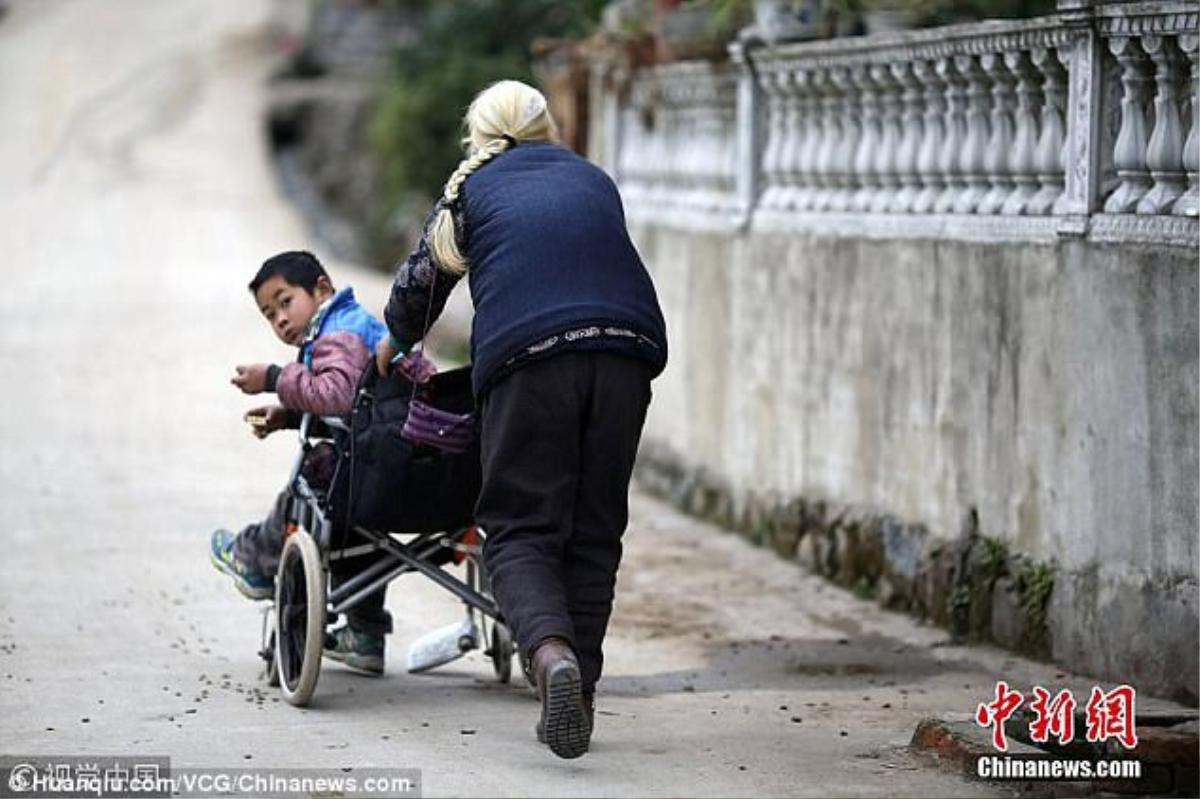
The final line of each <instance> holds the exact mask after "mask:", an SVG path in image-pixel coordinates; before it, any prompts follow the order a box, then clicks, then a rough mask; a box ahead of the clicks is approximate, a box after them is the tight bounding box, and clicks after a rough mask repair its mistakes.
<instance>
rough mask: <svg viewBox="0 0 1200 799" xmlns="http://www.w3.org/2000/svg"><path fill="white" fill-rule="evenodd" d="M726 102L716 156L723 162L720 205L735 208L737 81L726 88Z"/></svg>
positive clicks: (736, 177)
mask: <svg viewBox="0 0 1200 799" xmlns="http://www.w3.org/2000/svg"><path fill="white" fill-rule="evenodd" d="M726 91H727V92H728V96H727V97H726V102H724V103H721V110H720V120H719V124H720V139H719V142H718V146H716V157H718V163H720V164H721V170H720V176H719V179H718V191H719V193H720V197H719V199H718V206H719V208H721V209H727V208H733V206H736V204H737V190H738V145H737V142H738V107H737V83H736V82H734V83H733V84H731V86H730V88H728V89H726Z"/></svg>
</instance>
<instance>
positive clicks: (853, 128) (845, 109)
mask: <svg viewBox="0 0 1200 799" xmlns="http://www.w3.org/2000/svg"><path fill="white" fill-rule="evenodd" d="M850 72H851V68H850V67H838V68H836V69H834V70H833V71H832V74H831V77H832V78H833V83H834V85H835V86H836V87H837V90H838V100H837V103H838V104H837V111H838V112H839V113H840V115H841V136H840V137H839V139H838V146H837V150H836V151H835V153H834V160H835V162H836V168H837V175H838V181H837V191H836V192H835V193H834V194H833V196H832V197H831V199H830V202H829V204H828V206H827V207H828V208H829V209H830V210H832V211H845V210H847V209H848V208H850V202H851V199H852V198H853V197H854V191H855V189H857V188H858V180H857V179H856V178H855V175H854V155H855V153H857V151H858V140H859V138H860V137H861V136H862V133H861V132H860V131H859V122H858V110H859V105H858V86H857V84H856V83H855V82H854V79H853V77H852V75H851V74H850Z"/></svg>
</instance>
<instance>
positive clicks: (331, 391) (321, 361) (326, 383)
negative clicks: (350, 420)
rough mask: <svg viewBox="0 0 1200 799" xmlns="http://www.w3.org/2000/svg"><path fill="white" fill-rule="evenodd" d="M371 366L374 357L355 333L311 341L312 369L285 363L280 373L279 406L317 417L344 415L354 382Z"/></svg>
mask: <svg viewBox="0 0 1200 799" xmlns="http://www.w3.org/2000/svg"><path fill="white" fill-rule="evenodd" d="M373 364H374V354H373V353H372V352H371V351H370V350H368V349H367V345H366V344H365V343H364V342H363V340H362V338H361V337H360V336H359V335H358V334H356V333H351V332H349V331H346V330H338V331H335V332H331V333H326V334H324V335H322V336H320V337H319V338H317V340H316V341H314V342H312V366H305V365H304V364H302V363H289V364H288V365H286V366H284V367H283V368H282V369H281V370H280V372H279V379H278V381H277V382H276V383H275V391H276V393H277V394H278V395H279V404H281V405H282V406H283V407H285V408H287V409H288V410H293V411H300V412H301V413H313V414H316V415H318V416H348V415H349V414H350V410H351V409H352V408H353V407H354V394H355V391H356V390H357V388H358V381H359V380H360V379H362V376H363V373H364V372H365V371H366V370H367V369H369V368H371V367H372V365H373Z"/></svg>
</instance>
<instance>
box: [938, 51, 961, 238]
mask: <svg viewBox="0 0 1200 799" xmlns="http://www.w3.org/2000/svg"><path fill="white" fill-rule="evenodd" d="M936 71H937V75H938V77H939V78H940V79H941V81H942V83H943V84H944V85H945V87H946V116H945V120H944V122H945V135H946V138H945V141H944V143H943V144H942V146H941V148H940V149H939V150H938V151H937V153H936V158H937V168H938V172H939V174H940V176H941V181H942V183H944V184H945V186H946V188H944V189H942V191H941V193H939V194H938V196H937V199H936V200H935V201H934V203H933V209H932V210H933V212H934V213H935V214H946V213H950V212H951V211H953V210H954V203H955V201H956V200H958V198H959V197H960V196H962V194H963V192H964V191H965V190H966V186H967V183H966V180H965V179H964V178H963V176H962V168H961V165H960V160H961V158H960V153H961V151H962V150H963V148H964V146H965V142H966V138H967V120H966V107H967V86H966V83H965V82H964V81H963V79H962V75H961V74H959V73H958V71H957V70H956V68H955V64H954V59H953V58H950V57H947V58H942V59H939V60H938V62H937V66H936Z"/></svg>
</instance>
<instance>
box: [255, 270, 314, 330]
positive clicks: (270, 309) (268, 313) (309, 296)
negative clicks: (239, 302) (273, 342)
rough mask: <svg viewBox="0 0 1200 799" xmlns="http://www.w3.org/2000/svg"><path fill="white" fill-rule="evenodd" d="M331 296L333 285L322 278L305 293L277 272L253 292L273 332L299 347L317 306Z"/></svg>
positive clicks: (301, 288)
mask: <svg viewBox="0 0 1200 799" xmlns="http://www.w3.org/2000/svg"><path fill="white" fill-rule="evenodd" d="M332 296H333V285H332V284H330V282H329V278H326V277H321V278H317V285H316V286H314V287H313V290H312V293H309V292H308V291H307V290H306V289H305V288H304V287H302V286H294V285H292V284H291V283H288V282H287V281H286V280H284V279H283V278H282V277H280V276H279V275H272V276H271V277H269V278H267V279H266V280H265V281H263V284H262V285H261V286H259V287H258V291H256V292H254V299H255V300H256V301H257V302H258V309H259V310H260V311H262V315H263V316H264V317H266V320H267V322H269V323H270V324H271V329H272V330H274V331H275V335H277V336H279V340H280V341H282V342H283V343H284V344H288V345H290V346H293V347H299V346H300V343H301V342H302V341H303V340H304V331H305V330H307V329H308V323H309V322H311V321H312V318H313V315H314V314H316V312H317V308H319V307H320V306H321V303H323V302H325V300H327V299H329V298H330V297H332Z"/></svg>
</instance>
